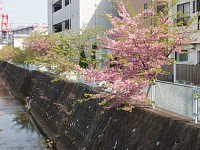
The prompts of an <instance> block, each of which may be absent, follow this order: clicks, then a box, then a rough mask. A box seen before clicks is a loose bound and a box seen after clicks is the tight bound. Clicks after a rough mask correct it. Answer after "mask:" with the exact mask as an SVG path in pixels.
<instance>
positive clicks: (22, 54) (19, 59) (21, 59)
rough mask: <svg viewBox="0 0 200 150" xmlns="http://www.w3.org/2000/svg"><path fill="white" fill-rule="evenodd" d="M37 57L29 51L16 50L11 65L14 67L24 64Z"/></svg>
mask: <svg viewBox="0 0 200 150" xmlns="http://www.w3.org/2000/svg"><path fill="white" fill-rule="evenodd" d="M37 56H38V55H37V54H36V53H35V52H33V51H30V50H20V49H17V54H16V55H15V56H14V57H13V58H12V63H13V64H16V65H21V64H26V62H27V61H28V60H30V59H34V58H35V57H37Z"/></svg>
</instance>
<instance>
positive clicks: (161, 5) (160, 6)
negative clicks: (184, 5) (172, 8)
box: [157, 2, 166, 13]
mask: <svg viewBox="0 0 200 150" xmlns="http://www.w3.org/2000/svg"><path fill="white" fill-rule="evenodd" d="M165 7H166V4H165V3H163V2H158V3H157V13H159V12H162V11H163V10H164V8H165Z"/></svg>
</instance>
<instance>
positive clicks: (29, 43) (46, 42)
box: [23, 32, 55, 55]
mask: <svg viewBox="0 0 200 150" xmlns="http://www.w3.org/2000/svg"><path fill="white" fill-rule="evenodd" d="M54 45H55V39H54V37H53V36H51V35H44V34H40V33H37V32H35V33H32V34H31V35H30V36H28V37H27V38H26V39H25V40H24V41H23V46H24V48H25V49H26V50H29V51H33V52H35V53H38V54H39V55H45V54H47V52H48V51H50V50H51V49H52V47H53V46H54Z"/></svg>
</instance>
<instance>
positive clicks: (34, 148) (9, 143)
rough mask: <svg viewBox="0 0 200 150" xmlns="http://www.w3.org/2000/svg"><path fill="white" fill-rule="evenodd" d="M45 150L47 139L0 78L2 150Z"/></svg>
mask: <svg viewBox="0 0 200 150" xmlns="http://www.w3.org/2000/svg"><path fill="white" fill-rule="evenodd" d="M45 149H46V144H45V137H44V136H43V135H42V134H41V132H40V131H39V130H38V129H37V127H36V125H35V124H34V121H33V119H32V118H31V116H30V115H29V114H28V113H27V111H26V110H25V108H24V105H23V104H22V103H21V101H19V100H17V99H15V98H14V97H13V96H12V94H11V93H10V92H9V90H8V89H7V87H6V85H5V83H4V82H3V81H2V79H1V77H0V150H45Z"/></svg>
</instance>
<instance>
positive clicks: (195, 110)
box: [193, 86, 199, 123]
mask: <svg viewBox="0 0 200 150" xmlns="http://www.w3.org/2000/svg"><path fill="white" fill-rule="evenodd" d="M197 94H198V87H197V86H195V87H194V107H193V108H194V121H195V123H198V116H199V107H198V103H199V102H198V95H197Z"/></svg>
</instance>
